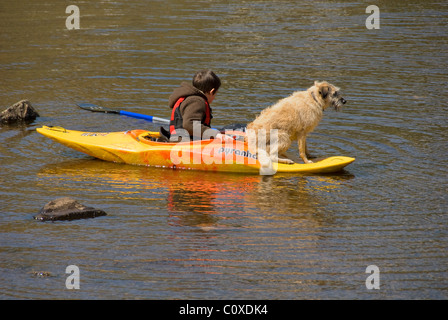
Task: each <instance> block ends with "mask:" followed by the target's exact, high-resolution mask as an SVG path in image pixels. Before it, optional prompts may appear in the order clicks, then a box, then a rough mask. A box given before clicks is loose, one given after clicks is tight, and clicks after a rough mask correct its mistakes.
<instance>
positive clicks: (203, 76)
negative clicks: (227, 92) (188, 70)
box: [193, 70, 221, 93]
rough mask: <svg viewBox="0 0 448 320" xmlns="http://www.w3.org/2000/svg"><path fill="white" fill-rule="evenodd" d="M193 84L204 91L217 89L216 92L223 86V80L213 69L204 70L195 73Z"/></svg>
mask: <svg viewBox="0 0 448 320" xmlns="http://www.w3.org/2000/svg"><path fill="white" fill-rule="evenodd" d="M193 86H194V87H195V88H197V89H199V90H201V91H202V92H204V93H208V92H210V90H212V89H215V92H216V91H218V89H219V87H220V86H221V80H220V79H219V77H218V76H217V75H216V74H215V73H214V72H213V71H211V70H202V71H199V72H198V73H196V74H195V75H194V77H193Z"/></svg>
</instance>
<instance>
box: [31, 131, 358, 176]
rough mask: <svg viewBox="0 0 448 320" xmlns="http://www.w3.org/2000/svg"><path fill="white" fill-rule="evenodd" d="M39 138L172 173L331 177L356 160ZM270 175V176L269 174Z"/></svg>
mask: <svg viewBox="0 0 448 320" xmlns="http://www.w3.org/2000/svg"><path fill="white" fill-rule="evenodd" d="M36 130H37V132H39V133H40V134H42V135H44V136H46V137H48V138H50V139H52V140H54V141H56V142H58V143H61V144H63V145H65V146H67V147H69V148H72V149H74V150H77V151H80V152H83V153H85V154H87V155H90V156H92V157H95V158H98V159H101V160H105V161H112V162H117V163H126V164H131V165H143V166H154V167H163V168H173V169H191V170H202V171H224V172H241V173H260V174H274V173H282V172H287V173H331V172H338V171H341V170H342V169H343V168H344V167H346V166H347V165H349V164H350V163H352V162H353V161H355V159H354V158H350V157H343V156H336V157H329V158H326V159H323V160H320V161H317V162H314V163H307V164H303V163H294V164H283V163H276V162H270V161H269V168H268V170H266V163H265V162H263V165H261V164H260V161H259V159H258V157H257V155H256V154H254V153H253V152H251V151H250V150H249V148H248V144H247V143H246V142H244V141H240V140H234V141H233V142H229V141H225V142H224V141H221V140H219V139H210V140H198V141H189V142H182V141H181V142H177V143H171V142H158V141H157V138H158V137H159V133H158V132H151V131H147V130H138V129H137V130H130V131H123V132H85V131H75V130H68V129H65V128H62V127H51V126H43V127H42V128H37V129H36ZM266 172H268V173H266Z"/></svg>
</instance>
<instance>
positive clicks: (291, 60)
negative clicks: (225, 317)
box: [0, 0, 448, 299]
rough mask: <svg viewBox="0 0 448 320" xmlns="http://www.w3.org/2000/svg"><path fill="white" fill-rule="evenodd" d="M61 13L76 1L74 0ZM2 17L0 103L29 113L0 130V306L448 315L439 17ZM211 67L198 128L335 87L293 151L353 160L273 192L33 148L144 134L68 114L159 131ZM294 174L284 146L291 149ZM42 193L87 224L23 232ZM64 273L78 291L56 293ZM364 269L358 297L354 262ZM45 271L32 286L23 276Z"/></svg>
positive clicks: (38, 6)
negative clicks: (209, 305)
mask: <svg viewBox="0 0 448 320" xmlns="http://www.w3.org/2000/svg"><path fill="white" fill-rule="evenodd" d="M74 4H75V3H74ZM76 5H78V6H79V8H80V26H81V28H80V29H79V30H67V28H66V26H65V20H66V18H67V17H68V14H66V13H65V8H66V6H67V4H66V3H58V4H54V3H52V2H50V1H44V0H36V1H32V2H29V1H14V2H2V3H1V4H0V30H1V32H0V73H1V77H0V104H1V105H2V106H3V107H2V110H3V108H6V107H7V106H9V105H12V104H13V103H15V102H17V101H19V100H21V99H29V100H30V101H31V103H32V104H33V106H34V107H35V108H36V109H37V110H38V112H39V113H40V115H41V117H40V118H38V119H37V120H36V121H34V122H33V123H31V124H29V125H24V126H19V127H6V126H3V127H1V128H0V162H1V166H2V170H1V175H0V199H1V202H0V213H1V214H0V244H1V245H0V275H1V276H0V297H1V298H2V299H17V298H18V299H37V298H45V299H61V298H62V299H446V298H447V297H448V290H447V288H448V283H447V280H446V279H447V275H448V274H447V266H448V259H447V244H448V232H447V229H446V225H447V216H446V214H447V207H448V199H447V198H448V197H447V182H446V180H447V173H448V170H447V167H448V166H447V165H448V160H447V158H448V157H447V155H448V154H447V138H448V133H447V130H446V128H447V117H446V115H447V111H448V106H447V102H446V101H447V98H448V95H447V90H446V87H447V84H448V82H447V70H448V65H447V64H448V63H447V61H448V54H447V52H448V39H447V34H448V27H447V25H448V6H447V4H446V2H431V3H429V2H427V1H394V2H393V3H391V2H389V1H387V2H386V1H378V2H377V5H378V7H379V8H380V10H381V16H380V19H381V24H380V29H378V30H368V29H367V28H366V27H365V20H366V18H367V17H368V14H366V13H365V8H366V5H364V4H360V3H358V2H353V1H312V2H308V1H288V0H283V1H212V2H211V1H195V2H194V3H190V2H185V1H169V2H166V1H136V0H131V1H119V0H118V1H96V2H94V3H92V2H91V1H77V2H76ZM203 68H211V69H213V70H215V72H216V73H217V74H218V75H219V76H220V77H221V79H222V82H223V86H222V88H221V89H220V91H219V94H218V96H217V98H216V99H215V102H214V103H213V105H212V108H213V114H214V119H213V125H216V126H220V125H225V124H230V123H234V122H249V121H251V120H252V119H253V118H254V117H255V115H256V114H257V113H258V112H260V111H261V110H262V109H263V108H265V107H267V106H269V105H271V104H273V103H275V102H276V101H277V100H278V99H281V98H283V97H285V96H287V95H289V94H291V93H292V92H293V91H296V90H305V89H306V88H308V87H309V86H311V85H312V84H313V82H314V80H327V81H329V82H331V83H333V84H335V85H337V86H339V87H341V89H342V92H343V93H344V97H345V98H346V100H348V104H347V105H346V106H345V108H344V110H343V111H342V112H334V111H331V110H329V111H328V112H326V113H325V116H324V119H323V121H322V122H321V123H320V125H319V126H318V127H317V128H316V130H315V132H314V133H312V134H311V135H310V137H309V139H308V141H309V147H310V151H311V152H312V153H313V154H314V155H316V156H318V157H325V156H333V155H345V156H352V157H355V158H356V161H355V162H354V163H353V164H351V165H350V166H348V167H347V168H346V171H344V172H342V173H338V174H332V175H291V174H279V175H276V176H273V177H262V176H245V175H238V174H214V173H200V172H191V171H172V170H163V169H157V168H146V167H137V166H128V165H122V164H115V163H106V162H103V161H99V160H95V159H93V158H91V157H89V156H86V155H84V154H81V153H78V152H76V151H74V150H70V149H68V148H66V147H64V146H62V145H58V144H56V143H55V142H53V141H51V140H49V139H47V138H45V137H43V136H41V135H39V134H38V133H37V132H36V131H35V129H36V128H37V127H40V126H42V125H59V126H63V127H66V128H70V129H75V130H85V131H122V130H129V129H137V128H139V129H151V130H157V127H156V126H154V125H152V124H149V123H147V122H144V121H142V120H136V119H131V118H126V117H120V116H115V115H111V114H107V115H106V114H96V113H89V112H87V111H83V110H81V109H79V108H77V107H76V105H75V104H76V103H77V102H90V103H95V104H98V105H102V106H105V107H111V108H117V109H124V110H129V111H133V112H138V113H146V114H150V115H155V116H160V117H167V118H168V117H169V114H170V110H169V109H168V107H167V101H168V96H169V95H170V93H171V92H172V91H173V89H174V88H175V87H177V86H178V85H179V84H180V82H181V81H189V79H190V78H191V77H192V75H193V74H194V73H195V72H196V71H197V70H200V69H203ZM289 154H290V156H291V157H295V158H296V159H297V150H296V145H294V146H293V147H292V148H291V150H290V152H289ZM60 196H71V197H74V198H76V199H78V200H79V201H80V202H82V203H84V204H86V205H89V206H94V207H98V208H100V209H102V210H105V211H106V212H107V213H108V215H107V216H106V217H99V218H95V219H87V220H77V221H70V222H55V223H42V222H37V221H34V220H33V219H32V216H33V215H35V214H36V213H37V212H38V211H39V210H40V208H42V207H43V206H44V204H45V203H47V202H48V201H50V200H53V199H55V198H57V197H60ZM72 264H74V265H77V266H78V267H79V268H80V272H81V289H80V290H67V289H66V288H65V280H66V277H67V276H68V275H67V274H65V268H66V267H67V266H68V265H72ZM369 265H376V266H378V268H379V269H380V280H381V286H380V289H379V290H368V289H367V288H366V285H365V280H366V278H367V276H368V274H366V273H365V270H366V268H367V266H369ZM43 271H45V272H49V273H50V276H39V275H36V274H35V273H34V272H43Z"/></svg>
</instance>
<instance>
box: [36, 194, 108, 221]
mask: <svg viewBox="0 0 448 320" xmlns="http://www.w3.org/2000/svg"><path fill="white" fill-rule="evenodd" d="M105 215H107V214H106V212H104V211H103V210H100V209H95V208H92V207H86V206H85V205H83V204H81V203H79V202H78V201H76V200H75V199H73V198H70V197H63V198H58V199H55V200H53V201H50V202H48V203H47V204H46V205H45V206H44V207H43V208H42V209H41V210H40V212H39V213H38V214H37V215H36V216H34V219H36V220H41V221H56V220H75V219H86V218H95V217H99V216H105Z"/></svg>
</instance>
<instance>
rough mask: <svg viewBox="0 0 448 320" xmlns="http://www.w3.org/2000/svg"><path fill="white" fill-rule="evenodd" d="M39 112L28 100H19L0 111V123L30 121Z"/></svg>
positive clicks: (37, 115)
mask: <svg viewBox="0 0 448 320" xmlns="http://www.w3.org/2000/svg"><path fill="white" fill-rule="evenodd" d="M37 117H39V113H37V111H36V110H35V109H34V108H33V106H32V105H31V103H30V102H29V101H28V100H22V101H19V102H17V103H15V104H13V105H12V106H10V107H9V108H8V109H6V110H4V111H2V112H1V113H0V123H7V124H12V123H16V122H31V121H33V120H35V119H36V118H37Z"/></svg>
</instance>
